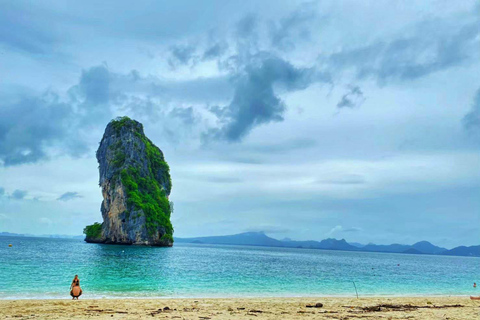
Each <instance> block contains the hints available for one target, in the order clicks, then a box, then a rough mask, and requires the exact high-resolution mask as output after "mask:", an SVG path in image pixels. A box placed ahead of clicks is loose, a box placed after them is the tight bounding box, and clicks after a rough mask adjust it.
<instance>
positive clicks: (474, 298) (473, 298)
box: [470, 296, 480, 300]
mask: <svg viewBox="0 0 480 320" xmlns="http://www.w3.org/2000/svg"><path fill="white" fill-rule="evenodd" d="M470 300H480V297H472V296H470Z"/></svg>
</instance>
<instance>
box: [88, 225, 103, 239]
mask: <svg viewBox="0 0 480 320" xmlns="http://www.w3.org/2000/svg"><path fill="white" fill-rule="evenodd" d="M83 233H84V234H85V235H86V236H87V238H88V239H100V237H101V236H102V224H101V223H98V222H95V223H94V224H92V225H89V226H86V227H85V228H84V229H83Z"/></svg>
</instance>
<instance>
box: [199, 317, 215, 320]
mask: <svg viewBox="0 0 480 320" xmlns="http://www.w3.org/2000/svg"><path fill="white" fill-rule="evenodd" d="M198 318H199V319H204V320H208V319H212V318H210V317H198Z"/></svg>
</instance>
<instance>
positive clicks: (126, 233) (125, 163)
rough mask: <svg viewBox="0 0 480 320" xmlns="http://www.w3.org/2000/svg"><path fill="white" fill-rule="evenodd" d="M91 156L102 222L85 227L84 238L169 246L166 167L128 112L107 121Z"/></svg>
mask: <svg viewBox="0 0 480 320" xmlns="http://www.w3.org/2000/svg"><path fill="white" fill-rule="evenodd" d="M97 160H98V163H99V170H100V186H101V187H102V195H103V202H102V206H101V211H102V217H103V223H98V222H97V223H94V224H92V225H90V226H87V227H85V229H84V233H85V235H86V237H85V241H86V242H91V243H106V244H136V245H152V246H162V247H169V246H172V245H173V226H172V223H171V222H170V215H171V213H172V211H173V204H172V203H171V202H170V201H169V199H168V196H169V195H170V191H171V189H172V181H171V178H170V172H169V171H170V168H169V167H168V164H167V162H166V161H165V158H164V156H163V153H162V151H161V150H160V149H159V148H158V147H157V146H155V145H154V144H153V142H152V141H151V140H150V139H148V138H147V137H146V136H145V133H144V132H143V125H142V124H141V123H139V122H137V121H135V120H132V119H130V118H128V117H121V118H117V119H115V120H112V121H110V123H109V124H108V125H107V127H106V129H105V133H104V135H103V138H102V141H101V142H100V146H99V147H98V150H97Z"/></svg>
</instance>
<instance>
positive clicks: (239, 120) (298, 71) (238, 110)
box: [205, 54, 330, 141]
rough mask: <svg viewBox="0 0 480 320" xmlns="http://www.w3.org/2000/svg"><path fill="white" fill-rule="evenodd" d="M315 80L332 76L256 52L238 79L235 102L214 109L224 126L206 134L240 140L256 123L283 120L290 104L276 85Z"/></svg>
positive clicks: (292, 86)
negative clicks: (287, 104)
mask: <svg viewBox="0 0 480 320" xmlns="http://www.w3.org/2000/svg"><path fill="white" fill-rule="evenodd" d="M315 81H323V82H328V81H330V78H329V75H327V74H318V73H317V72H316V70H315V69H313V68H296V67H294V66H293V65H292V64H290V63H289V62H288V61H285V60H283V59H281V58H278V57H276V56H272V55H270V54H258V55H256V56H254V57H253V58H252V60H251V61H249V63H248V64H246V65H245V67H244V69H243V72H241V73H240V74H239V75H238V76H236V77H235V79H234V85H235V92H234V95H233V99H232V101H231V103H230V104H229V105H228V106H226V107H223V108H220V107H216V108H212V109H211V111H213V112H214V114H216V116H217V117H218V119H219V122H220V128H218V129H212V130H210V131H209V132H208V133H207V134H206V135H205V137H206V138H214V139H220V140H227V141H240V140H241V139H242V138H243V137H245V136H246V135H247V134H248V133H249V132H250V131H251V130H252V129H253V128H254V127H256V126H259V125H261V124H266V123H269V122H279V121H283V114H284V112H285V108H286V107H285V105H284V103H283V101H282V100H281V99H280V98H279V97H278V96H277V95H276V94H275V90H274V89H278V90H283V91H285V92H289V91H296V90H302V89H305V88H306V87H308V86H309V85H310V84H312V83H313V82H315Z"/></svg>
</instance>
